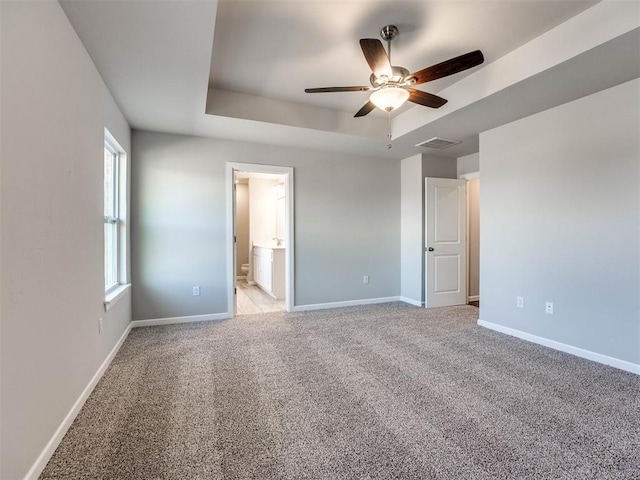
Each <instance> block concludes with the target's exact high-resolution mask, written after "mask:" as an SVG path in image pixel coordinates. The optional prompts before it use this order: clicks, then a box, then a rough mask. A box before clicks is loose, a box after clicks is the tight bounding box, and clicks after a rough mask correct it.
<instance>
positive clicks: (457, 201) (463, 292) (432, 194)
mask: <svg viewBox="0 0 640 480" xmlns="http://www.w3.org/2000/svg"><path fill="white" fill-rule="evenodd" d="M424 201H425V208H424V212H425V247H426V248H425V307H427V308H430V307H446V306H450V305H464V304H466V303H467V232H466V227H467V212H466V206H467V201H466V187H465V181H464V180H455V179H449V178H425V199H424Z"/></svg>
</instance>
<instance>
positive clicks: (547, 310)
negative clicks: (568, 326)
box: [544, 302, 553, 315]
mask: <svg viewBox="0 0 640 480" xmlns="http://www.w3.org/2000/svg"><path fill="white" fill-rule="evenodd" d="M544 313H548V314H549V315H553V303H551V302H547V303H545V304H544Z"/></svg>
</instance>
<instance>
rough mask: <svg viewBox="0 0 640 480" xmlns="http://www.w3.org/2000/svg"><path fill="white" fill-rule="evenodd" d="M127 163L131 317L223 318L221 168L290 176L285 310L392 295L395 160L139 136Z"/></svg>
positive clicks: (396, 279)
mask: <svg viewBox="0 0 640 480" xmlns="http://www.w3.org/2000/svg"><path fill="white" fill-rule="evenodd" d="M133 157H134V161H133V171H132V182H133V184H132V185H133V187H132V191H133V199H132V217H133V225H132V252H133V255H132V257H133V259H134V263H133V265H132V274H133V284H134V286H133V317H134V319H149V318H165V317H173V316H186V315H198V314H209V313H223V312H226V311H227V303H226V301H227V299H226V288H227V286H226V244H225V242H226V237H225V228H226V223H225V222H226V219H225V215H226V206H225V205H226V204H225V201H226V198H225V195H226V188H225V187H226V185H225V175H226V172H225V166H226V162H245V163H259V164H270V165H281V166H290V167H294V169H295V171H294V179H295V249H296V250H295V255H296V258H295V275H296V279H295V296H296V298H295V305H308V304H316V303H327V302H339V301H348V300H359V299H367V298H379V297H387V296H397V295H399V294H400V235H399V232H400V215H399V214H400V165H399V164H398V163H397V162H390V161H386V160H380V159H375V158H368V157H357V156H350V155H343V154H335V153H322V152H314V151H308V150H300V149H292V148H282V147H274V146H264V145H257V144H250V143H242V142H233V141H225V140H217V139H211V138H199V137H188V136H180V135H170V134H161V133H150V132H140V131H134V133H133ZM363 275H369V277H370V283H369V284H367V285H365V284H363V283H362V277H363ZM193 285H200V286H201V296H200V297H193V296H192V294H191V287H192V286H193Z"/></svg>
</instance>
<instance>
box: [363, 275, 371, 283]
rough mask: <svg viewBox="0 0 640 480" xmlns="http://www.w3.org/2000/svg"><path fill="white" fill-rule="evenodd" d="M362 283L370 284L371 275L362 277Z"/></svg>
mask: <svg viewBox="0 0 640 480" xmlns="http://www.w3.org/2000/svg"><path fill="white" fill-rule="evenodd" d="M362 283H369V275H365V276H364V277H362Z"/></svg>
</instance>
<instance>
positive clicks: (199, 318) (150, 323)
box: [131, 312, 233, 328]
mask: <svg viewBox="0 0 640 480" xmlns="http://www.w3.org/2000/svg"><path fill="white" fill-rule="evenodd" d="M231 317H233V315H232V314H230V313H229V312H225V313H209V314H206V315H189V316H187V317H168V318H151V319H149V320H133V321H132V322H131V328H138V327H155V326H158V325H172V324H174V323H191V322H207V321H211V320H227V319H228V318H231Z"/></svg>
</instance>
